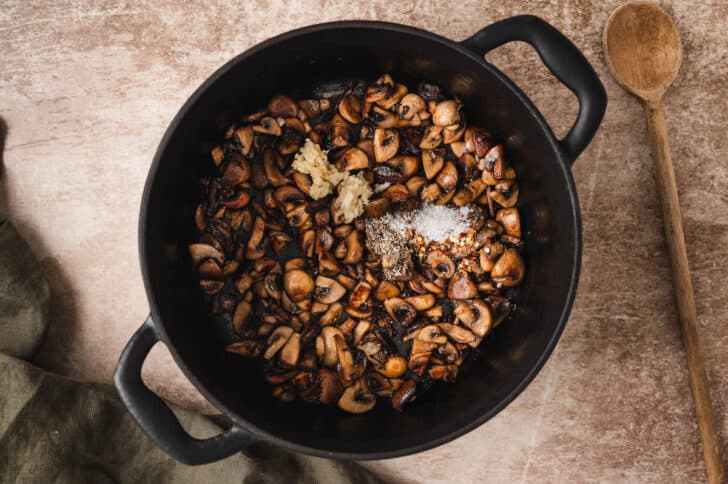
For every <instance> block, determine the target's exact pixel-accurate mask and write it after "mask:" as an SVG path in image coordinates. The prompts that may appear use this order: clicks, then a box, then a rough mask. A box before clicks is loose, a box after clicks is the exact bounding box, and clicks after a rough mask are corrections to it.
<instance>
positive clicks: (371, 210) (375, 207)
mask: <svg viewBox="0 0 728 484" xmlns="http://www.w3.org/2000/svg"><path fill="white" fill-rule="evenodd" d="M389 205H390V201H389V199H388V198H385V197H379V198H374V199H372V200H370V201H369V203H368V204H366V206H365V207H364V215H365V216H366V217H367V218H379V217H381V216H383V215H384V214H386V213H387V211H388V210H389Z"/></svg>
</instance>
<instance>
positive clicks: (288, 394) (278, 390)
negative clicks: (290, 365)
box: [273, 384, 296, 403]
mask: <svg viewBox="0 0 728 484" xmlns="http://www.w3.org/2000/svg"><path fill="white" fill-rule="evenodd" d="M273 397H274V398H277V399H278V400H280V401H281V402H285V403H291V402H293V401H294V400H295V399H296V390H295V389H294V388H293V387H292V386H291V385H288V384H281V385H276V387H275V388H274V389H273Z"/></svg>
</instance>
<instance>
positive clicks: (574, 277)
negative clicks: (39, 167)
mask: <svg viewBox="0 0 728 484" xmlns="http://www.w3.org/2000/svg"><path fill="white" fill-rule="evenodd" d="M362 28H367V29H372V28H373V29H382V30H388V31H394V32H398V33H403V34H409V35H413V36H417V37H421V38H424V39H427V40H429V41H434V42H438V43H440V44H443V45H444V46H446V47H449V48H451V49H453V50H455V51H456V52H457V53H459V54H461V55H464V56H467V57H469V58H471V59H472V60H475V61H476V62H478V63H479V64H480V65H481V67H483V68H484V69H486V70H487V71H488V72H489V73H490V74H491V75H493V76H494V77H496V78H497V79H498V80H499V81H500V82H502V83H503V84H504V85H505V86H506V87H507V88H508V89H509V90H511V91H512V92H513V94H514V95H515V96H516V97H517V98H518V99H519V100H520V101H521V102H522V103H524V104H525V105H526V107H527V108H528V110H529V112H530V113H531V114H532V115H533V117H534V119H535V120H536V122H537V123H538V124H539V126H540V127H541V129H542V131H543V132H544V133H545V134H546V136H547V138H548V142H549V143H550V144H551V146H552V148H553V150H554V152H555V153H556V154H557V159H558V161H559V168H560V169H561V170H562V174H563V175H564V179H565V180H566V182H567V191H568V193H569V202H570V205H571V208H572V210H571V216H572V218H573V220H574V254H573V266H572V267H573V269H572V271H571V274H569V278H570V281H569V289H568V291H567V294H566V298H565V301H564V305H563V310H562V312H561V316H560V317H559V321H558V324H557V326H556V330H555V331H554V333H553V334H552V335H551V338H550V339H549V341H548V344H547V345H546V347H545V348H544V350H543V351H542V353H541V355H540V356H539V358H538V360H536V363H535V364H534V365H533V367H532V368H531V370H530V371H529V372H528V373H527V374H526V376H525V377H524V378H522V379H521V381H520V382H519V383H518V384H517V385H516V386H515V387H514V388H513V390H511V391H510V392H509V393H508V394H507V395H506V396H505V397H504V398H503V399H501V401H500V402H499V403H498V404H497V405H495V406H494V407H493V408H491V409H490V410H489V411H488V412H485V413H483V414H482V415H481V416H479V417H478V418H476V419H473V420H472V421H470V422H469V423H468V424H467V425H463V426H461V427H458V428H456V429H453V430H452V431H450V432H447V433H445V434H443V435H441V436H440V437H437V438H435V439H431V440H428V441H427V442H423V443H420V444H417V445H412V446H409V447H403V448H400V449H397V450H392V451H372V452H338V451H328V450H324V449H321V448H318V447H309V446H306V445H303V444H298V443H295V442H292V441H289V440H287V439H284V438H281V437H279V436H277V435H275V434H272V433H270V432H267V431H265V430H263V429H261V428H259V427H258V426H256V425H255V424H254V423H252V422H250V421H249V420H245V419H243V418H241V417H240V416H238V415H237V413H236V412H235V411H233V410H231V409H230V408H228V406H227V405H225V404H224V403H223V402H221V401H220V400H219V399H217V398H216V397H215V396H214V395H212V393H211V392H210V391H209V390H207V388H206V387H205V386H204V385H203V384H202V382H201V381H200V380H199V379H198V378H197V376H196V375H195V374H194V372H193V371H192V370H191V369H190V368H189V367H188V366H187V364H186V363H185V361H184V359H183V358H182V357H181V356H180V354H179V353H178V352H177V350H176V348H175V347H174V345H171V344H170V342H169V337H168V335H167V331H166V328H165V325H164V324H163V323H162V322H161V318H160V317H159V305H158V304H157V300H156V297H155V294H154V292H153V290H152V287H151V284H150V275H149V268H148V263H147V251H146V243H145V241H146V238H147V206H148V205H149V198H150V194H151V191H152V187H153V185H154V181H155V180H156V176H157V171H158V168H159V163H160V160H161V158H162V156H163V154H164V152H165V151H166V150H167V147H168V145H169V143H170V139H171V138H172V135H173V134H174V133H175V131H176V130H177V128H178V126H179V124H180V123H181V122H182V120H183V119H184V117H185V116H186V115H187V113H188V112H189V110H190V109H191V107H192V106H193V105H194V104H195V103H197V102H198V100H199V99H200V97H202V95H203V94H204V93H205V92H206V91H207V90H208V89H210V88H211V87H212V85H213V84H215V83H216V82H217V81H218V80H219V79H220V78H221V77H222V76H224V75H225V74H227V73H228V72H229V71H230V70H231V69H232V68H233V67H234V66H236V65H238V64H239V63H241V62H244V61H245V60H246V59H247V58H249V57H251V56H252V55H254V54H257V53H259V52H261V51H263V50H265V49H266V48H268V47H270V46H272V45H275V44H278V43H281V42H286V41H289V40H291V39H293V38H296V37H299V36H302V35H307V34H311V33H316V32H320V31H326V30H333V29H362ZM569 161H572V162H573V160H568V157H567V155H566V153H565V152H564V150H563V148H562V147H561V145H560V144H559V142H558V140H557V139H556V136H555V135H554V133H553V131H552V130H551V128H550V127H549V125H548V123H547V122H546V120H545V119H544V117H543V115H542V114H541V112H540V111H539V110H538V109H537V108H536V106H535V105H534V104H533V102H532V101H531V100H530V99H529V98H528V96H526V94H525V93H524V92H523V91H522V90H521V89H520V88H519V87H518V86H517V85H516V84H515V83H514V82H513V81H512V80H511V79H510V78H508V77H507V76H506V75H505V74H503V73H502V72H501V71H500V70H498V69H497V68H496V67H495V66H493V65H492V64H490V63H489V62H486V60H485V56H484V55H480V56H479V55H477V54H475V53H474V52H473V51H472V50H470V49H468V48H467V47H466V46H464V45H462V44H461V43H460V42H457V41H453V40H450V39H448V38H447V37H444V36H441V35H438V34H435V33H433V32H430V31H427V30H423V29H419V28H416V27H410V26H406V25H401V24H397V23H392V22H381V21H373V20H339V21H334V22H324V23H319V24H314V25H309V26H306V27H301V28H298V29H294V30H290V31H287V32H284V33H281V34H278V35H276V36H274V37H271V38H269V39H267V40H265V41H263V42H260V43H258V44H256V45H254V46H253V47H251V48H249V49H247V50H245V51H243V52H242V53H240V54H238V55H236V56H235V57H233V58H232V59H230V60H229V61H228V62H226V63H225V64H223V65H222V66H221V67H219V68H218V69H217V70H216V71H215V72H214V73H212V74H211V75H210V76H209V77H208V78H207V79H206V80H205V81H204V82H203V83H202V84H201V85H200V86H199V87H198V88H197V89H195V91H194V92H193V93H192V94H191V95H190V96H189V98H188V99H187V101H185V103H184V104H183V105H182V107H181V108H180V109H179V111H178V112H177V114H176V115H175V116H174V118H173V119H172V121H171V122H170V123H169V126H168V127H167V129H166V130H165V132H164V135H163V137H162V139H161V141H160V142H159V146H158V147H157V150H156V152H155V154H154V158H153V159H152V163H151V165H150V167H149V172H148V174H147V178H146V181H145V184H144V191H143V194H142V200H141V205H140V214H139V226H138V244H139V262H140V266H141V272H142V279H143V281H144V289H145V292H146V294H147V300H148V302H149V307H150V312H151V315H152V320H153V322H154V326H155V327H156V329H157V331H158V332H159V335H160V337H161V341H163V342H164V344H165V346H167V348H168V350H169V352H170V353H171V355H172V358H173V359H174V361H175V363H176V364H177V366H178V367H179V368H180V370H182V372H183V373H184V375H185V377H187V379H188V380H189V381H190V382H191V383H192V384H193V385H194V386H195V388H196V389H197V390H198V391H199V392H200V393H201V394H202V395H203V396H204V397H205V399H207V400H208V401H209V402H210V403H211V404H212V405H213V406H215V408H217V409H218V410H219V411H220V412H221V413H222V414H224V415H225V416H227V417H228V418H229V419H231V420H232V421H233V423H234V425H236V426H238V427H240V428H242V429H244V430H246V431H248V432H250V433H251V434H252V435H253V436H255V437H256V438H259V439H261V440H265V441H268V442H270V443H272V444H274V445H277V446H280V447H282V448H284V449H288V450H291V451H294V452H299V453H302V454H307V455H313V456H318V457H325V458H335V459H347V460H375V459H388V458H394V457H401V456H405V455H410V454H414V453H418V452H422V451H424V450H428V449H431V448H434V447H438V446H440V445H442V444H445V443H447V442H450V441H452V440H454V439H456V438H458V437H460V436H462V435H464V434H466V433H468V432H470V431H472V430H474V429H475V428H477V427H479V426H481V425H482V424H484V423H485V422H486V421H488V420H490V419H491V418H493V417H494V416H495V415H497V414H498V413H500V412H501V411H502V410H503V409H504V408H505V407H507V406H508V405H509V404H510V403H511V402H513V400H515V399H516V397H517V396H518V395H520V394H521V392H523V390H525V388H526V387H527V386H528V385H529V384H530V383H531V382H532V381H533V379H534V378H535V377H536V375H537V374H538V373H539V372H540V371H541V368H543V366H544V364H545V363H546V361H547V360H548V358H549V357H550V356H551V353H552V352H553V350H554V348H555V347H556V344H557V343H558V341H559V339H560V337H561V334H562V333H563V331H564V328H565V326H566V322H567V320H568V318H569V314H570V313H571V309H572V306H573V303H574V299H575V296H576V290H577V286H578V282H579V274H580V270H581V252H582V227H581V210H580V207H579V201H578V198H577V194H576V186H575V184H574V179H573V176H572V174H571V170H570V163H569Z"/></svg>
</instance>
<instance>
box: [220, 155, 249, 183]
mask: <svg viewBox="0 0 728 484" xmlns="http://www.w3.org/2000/svg"><path fill="white" fill-rule="evenodd" d="M234 155H237V156H236V157H234V158H233V159H231V160H230V161H228V162H227V164H226V165H225V171H224V173H223V176H224V177H225V179H226V180H227V181H228V183H230V185H233V186H234V185H240V184H241V183H244V182H247V181H248V180H250V176H251V171H250V163H248V160H245V159H243V158H242V156H240V153H234ZM231 158H232V157H231Z"/></svg>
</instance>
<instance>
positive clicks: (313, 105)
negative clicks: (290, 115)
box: [298, 99, 322, 118]
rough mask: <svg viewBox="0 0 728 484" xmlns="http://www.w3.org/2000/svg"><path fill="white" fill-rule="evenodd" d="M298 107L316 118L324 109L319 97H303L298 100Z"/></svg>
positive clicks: (308, 115)
mask: <svg viewBox="0 0 728 484" xmlns="http://www.w3.org/2000/svg"><path fill="white" fill-rule="evenodd" d="M298 107H300V108H301V109H302V110H303V112H304V113H305V114H306V116H307V117H309V118H315V117H316V116H318V115H319V114H321V109H322V108H321V104H320V103H319V100H318V99H301V100H299V101H298ZM299 114H300V113H299Z"/></svg>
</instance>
